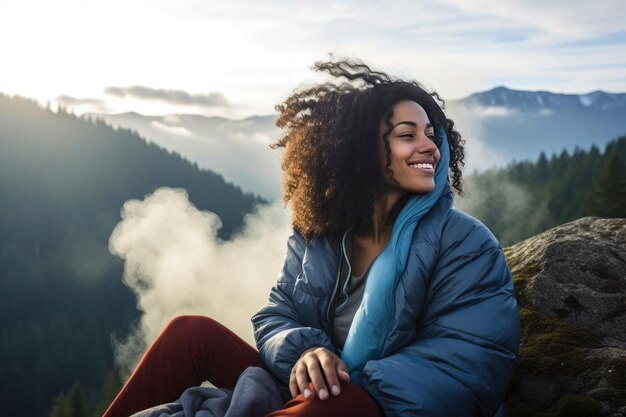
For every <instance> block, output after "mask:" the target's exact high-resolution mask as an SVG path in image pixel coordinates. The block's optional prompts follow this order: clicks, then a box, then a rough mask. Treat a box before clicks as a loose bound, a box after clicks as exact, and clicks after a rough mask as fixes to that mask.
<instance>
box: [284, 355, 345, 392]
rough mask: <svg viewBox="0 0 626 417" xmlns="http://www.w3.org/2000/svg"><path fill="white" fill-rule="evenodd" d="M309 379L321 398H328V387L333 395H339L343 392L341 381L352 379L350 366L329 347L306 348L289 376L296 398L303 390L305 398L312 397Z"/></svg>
mask: <svg viewBox="0 0 626 417" xmlns="http://www.w3.org/2000/svg"><path fill="white" fill-rule="evenodd" d="M309 381H311V382H312V383H313V386H314V387H315V391H316V392H317V396H318V397H319V399H320V400H326V399H327V398H328V387H330V392H331V393H332V394H333V395H335V396H337V395H339V393H340V392H341V388H340V387H339V381H342V382H348V381H350V375H349V374H348V367H347V366H346V364H345V363H344V362H343V361H342V360H341V359H340V358H339V357H338V356H337V355H335V354H334V353H332V352H331V351H329V350H328V349H325V348H322V347H314V348H310V349H307V350H305V351H304V352H303V353H302V355H300V359H298V362H296V364H295V365H294V366H293V368H292V369H291V376H290V378H289V390H290V391H291V396H292V397H293V398H295V397H296V396H297V395H298V392H301V393H302V394H304V398H310V397H311V390H309Z"/></svg>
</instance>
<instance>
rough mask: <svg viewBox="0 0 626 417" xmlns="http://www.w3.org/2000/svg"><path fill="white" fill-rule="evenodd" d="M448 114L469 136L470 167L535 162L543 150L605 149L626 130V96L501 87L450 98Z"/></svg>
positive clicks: (600, 92)
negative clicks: (513, 161) (456, 98)
mask: <svg viewBox="0 0 626 417" xmlns="http://www.w3.org/2000/svg"><path fill="white" fill-rule="evenodd" d="M449 114H450V115H451V116H452V118H453V119H455V121H456V122H457V126H458V128H459V130H460V132H461V133H462V134H463V136H464V137H465V138H466V140H467V143H468V149H469V158H468V159H469V163H470V166H474V167H475V168H479V169H480V168H483V169H484V168H487V167H490V166H492V165H498V166H503V165H505V164H506V163H508V162H510V161H512V160H517V161H520V160H527V159H531V160H534V159H536V158H537V157H538V156H539V154H540V153H541V152H544V153H546V154H548V155H550V154H554V153H559V152H561V151H562V150H563V149H567V150H568V151H570V152H571V151H573V150H574V149H575V148H576V147H579V148H583V149H589V148H590V146H591V145H596V146H598V147H603V146H604V145H606V144H607V143H608V142H609V141H611V140H613V139H616V138H617V137H619V136H621V135H624V134H626V94H611V93H606V92H603V91H594V92H591V93H588V94H579V95H577V94H556V93H550V92H547V91H520V90H512V89H508V88H506V87H497V88H494V89H492V90H489V91H485V92H481V93H476V94H472V95H470V96H468V97H466V98H464V99H461V100H458V101H452V102H450V106H449ZM477 142H478V144H477ZM477 145H480V146H477ZM472 151H473V153H472Z"/></svg>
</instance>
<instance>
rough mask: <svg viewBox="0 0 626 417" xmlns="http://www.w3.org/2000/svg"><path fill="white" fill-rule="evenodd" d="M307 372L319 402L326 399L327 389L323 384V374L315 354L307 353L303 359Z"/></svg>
mask: <svg viewBox="0 0 626 417" xmlns="http://www.w3.org/2000/svg"><path fill="white" fill-rule="evenodd" d="M304 363H305V364H306V367H307V370H308V371H309V378H310V379H311V382H312V383H313V386H314V387H315V392H317V396H318V397H319V399H320V400H325V399H327V398H328V388H327V387H326V383H325V382H324V374H323V373H322V372H323V370H322V367H321V364H320V358H319V356H318V354H316V353H313V352H311V353H309V354H307V355H306V356H305V358H304ZM305 397H306V396H305Z"/></svg>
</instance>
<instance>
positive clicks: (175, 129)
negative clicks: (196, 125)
mask: <svg viewBox="0 0 626 417" xmlns="http://www.w3.org/2000/svg"><path fill="white" fill-rule="evenodd" d="M150 125H151V126H152V127H155V128H157V129H159V130H162V131H164V132H169V133H173V134H175V135H178V136H193V133H191V132H190V131H189V130H188V129H186V128H184V127H182V126H169V125H166V124H163V123H161V122H159V121H157V120H153V121H152V122H150Z"/></svg>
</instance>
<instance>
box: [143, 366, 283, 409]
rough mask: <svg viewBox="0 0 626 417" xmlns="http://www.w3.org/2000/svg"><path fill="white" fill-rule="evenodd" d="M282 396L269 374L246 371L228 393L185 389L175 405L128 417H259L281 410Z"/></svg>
mask: <svg viewBox="0 0 626 417" xmlns="http://www.w3.org/2000/svg"><path fill="white" fill-rule="evenodd" d="M281 393H282V395H281ZM284 395H285V392H283V390H281V389H280V387H279V384H278V382H277V380H276V379H275V378H274V376H272V374H270V373H269V372H267V371H266V370H264V369H261V368H257V367H249V368H246V370H245V371H244V372H243V373H242V374H241V375H240V376H239V379H238V380H237V385H235V389H234V390H232V391H231V390H229V389H224V388H213V387H193V388H189V389H187V390H186V391H185V392H183V394H182V395H181V396H180V398H179V399H178V400H177V401H176V402H173V403H170V404H162V405H158V406H156V407H152V408H149V409H147V410H143V411H140V412H138V413H135V414H133V415H132V416H131V417H263V416H265V415H267V414H269V413H271V412H272V411H275V410H278V409H280V408H282V406H283V404H284V403H285V401H286V398H285V397H284Z"/></svg>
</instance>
